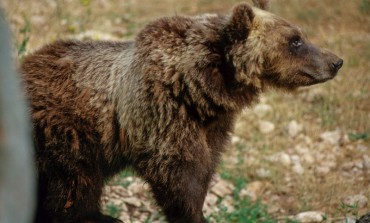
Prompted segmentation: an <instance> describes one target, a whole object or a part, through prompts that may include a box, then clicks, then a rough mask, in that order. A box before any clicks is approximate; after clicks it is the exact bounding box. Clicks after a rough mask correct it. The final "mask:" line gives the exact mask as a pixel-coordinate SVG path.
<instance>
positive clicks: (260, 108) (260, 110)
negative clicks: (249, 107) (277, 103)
mask: <svg viewBox="0 0 370 223" xmlns="http://www.w3.org/2000/svg"><path fill="white" fill-rule="evenodd" d="M271 111H272V107H271V106H270V105H268V104H264V103H260V104H257V105H256V106H255V107H254V108H253V112H254V113H255V114H256V115H257V116H258V117H260V118H262V117H264V116H266V115H267V114H268V113H269V112H271Z"/></svg>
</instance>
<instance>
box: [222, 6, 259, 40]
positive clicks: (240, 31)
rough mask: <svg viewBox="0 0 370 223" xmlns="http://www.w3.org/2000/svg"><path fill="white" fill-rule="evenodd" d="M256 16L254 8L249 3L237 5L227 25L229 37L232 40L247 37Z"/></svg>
mask: <svg viewBox="0 0 370 223" xmlns="http://www.w3.org/2000/svg"><path fill="white" fill-rule="evenodd" d="M253 18H254V13H253V9H252V7H251V6H249V5H248V4H247V3H241V4H239V5H236V6H235V7H234V9H233V12H232V14H231V16H230V19H229V21H228V24H227V25H226V27H225V30H224V31H225V34H226V36H227V39H228V40H229V41H231V42H234V41H238V40H243V39H246V38H247V36H248V33H249V30H250V28H251V26H252V22H253Z"/></svg>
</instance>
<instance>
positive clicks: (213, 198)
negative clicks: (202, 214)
mask: <svg viewBox="0 0 370 223" xmlns="http://www.w3.org/2000/svg"><path fill="white" fill-rule="evenodd" d="M217 200H218V197H217V196H216V195H214V194H211V193H210V194H208V195H207V197H206V199H205V202H204V203H205V204H206V205H208V206H214V205H216V203H217Z"/></svg>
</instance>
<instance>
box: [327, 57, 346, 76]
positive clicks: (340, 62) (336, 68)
mask: <svg viewBox="0 0 370 223" xmlns="http://www.w3.org/2000/svg"><path fill="white" fill-rule="evenodd" d="M342 66H343V60H342V59H339V60H337V61H336V62H333V63H332V64H331V67H330V68H331V70H332V72H333V73H337V72H338V71H339V69H340V68H341V67H342Z"/></svg>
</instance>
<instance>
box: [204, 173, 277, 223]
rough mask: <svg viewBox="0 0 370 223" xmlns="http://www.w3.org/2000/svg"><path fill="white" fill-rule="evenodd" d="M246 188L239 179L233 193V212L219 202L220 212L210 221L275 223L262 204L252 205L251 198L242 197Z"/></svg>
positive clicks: (214, 214) (210, 217) (211, 217)
mask: <svg viewBox="0 0 370 223" xmlns="http://www.w3.org/2000/svg"><path fill="white" fill-rule="evenodd" d="M244 187H245V181H244V180H243V179H239V180H237V181H236V182H235V189H234V191H233V201H234V205H233V211H229V210H228V208H227V207H226V206H224V205H223V204H222V203H221V202H222V199H220V200H219V201H218V208H219V210H220V211H219V212H217V213H212V214H211V216H209V217H208V220H213V221H214V222H217V223H224V222H228V223H229V222H230V223H254V222H258V223H274V222H275V221H274V220H273V219H272V218H271V217H270V216H269V214H268V213H267V207H266V206H265V205H263V204H261V203H260V202H256V203H252V202H251V201H250V199H249V197H241V196H240V191H241V189H243V188H244Z"/></svg>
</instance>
